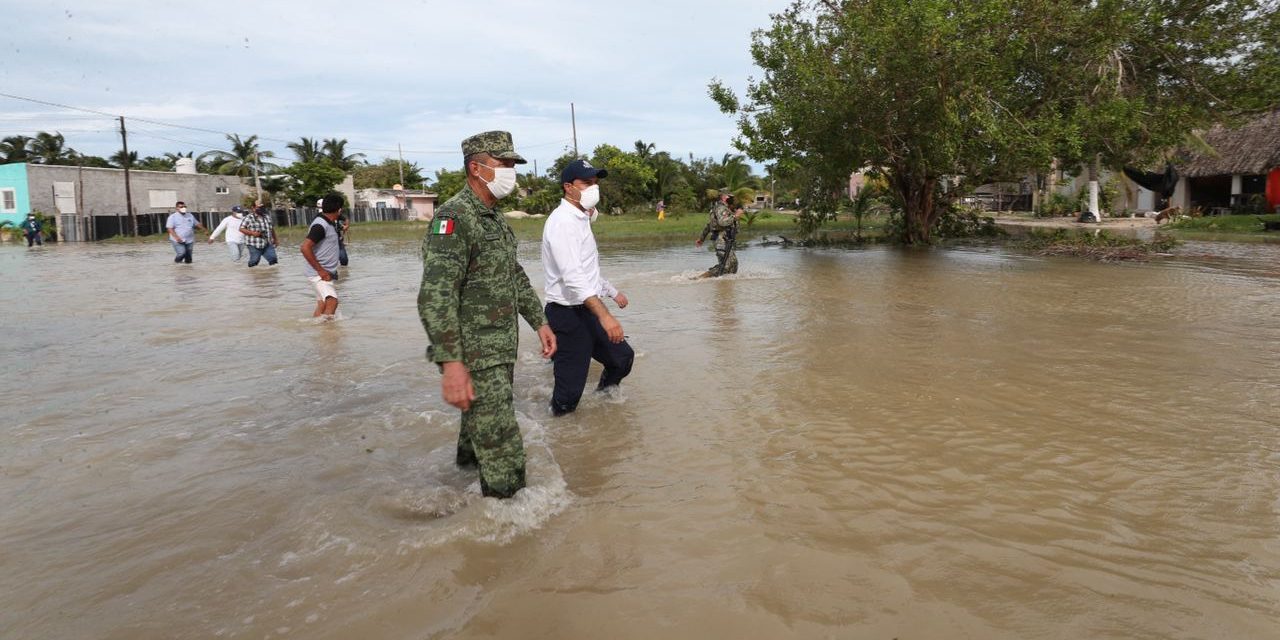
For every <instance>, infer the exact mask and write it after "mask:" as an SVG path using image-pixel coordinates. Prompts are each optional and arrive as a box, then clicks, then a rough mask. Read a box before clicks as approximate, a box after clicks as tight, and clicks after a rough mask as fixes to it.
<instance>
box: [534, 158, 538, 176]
mask: <svg viewBox="0 0 1280 640" xmlns="http://www.w3.org/2000/svg"><path fill="white" fill-rule="evenodd" d="M533 177H535V178H536V177H538V159H537V158H534V159H533Z"/></svg>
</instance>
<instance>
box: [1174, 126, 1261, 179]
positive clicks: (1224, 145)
mask: <svg viewBox="0 0 1280 640" xmlns="http://www.w3.org/2000/svg"><path fill="white" fill-rule="evenodd" d="M1203 138H1204V141H1205V142H1207V143H1208V144H1209V146H1210V147H1212V148H1213V149H1214V150H1216V151H1217V152H1218V153H1217V155H1214V154H1210V153H1205V152H1199V153H1194V154H1192V155H1191V157H1190V158H1189V159H1188V160H1187V161H1186V162H1182V163H1179V165H1178V172H1179V173H1181V174H1182V175H1184V176H1187V177H1190V178H1204V177H1208V176H1230V175H1258V174H1265V173H1267V172H1269V171H1271V170H1272V169H1275V168H1277V167H1280V109H1276V110H1274V111H1272V112H1271V113H1268V114H1266V115H1264V116H1261V117H1259V118H1256V119H1254V120H1252V121H1250V122H1249V123H1247V124H1245V125H1243V126H1240V127H1236V128H1233V129H1232V128H1227V127H1224V126H1222V125H1218V126H1215V127H1213V128H1212V129H1209V130H1208V131H1206V132H1205V134H1204V136H1203Z"/></svg>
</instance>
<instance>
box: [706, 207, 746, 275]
mask: <svg viewBox="0 0 1280 640" xmlns="http://www.w3.org/2000/svg"><path fill="white" fill-rule="evenodd" d="M732 204H733V196H731V195H729V194H728V193H721V194H720V198H719V199H718V200H716V202H715V204H713V205H711V215H710V219H709V220H707V226H705V227H703V228H702V235H701V236H698V241H697V242H695V243H694V246H697V247H701V246H702V243H703V241H704V240H706V239H707V234H711V239H712V242H715V245H716V265H715V266H714V267H711V268H710V269H707V271H706V273H703V274H702V275H700V276H698V277H699V278H718V277H720V276H722V275H725V274H726V273H737V272H738V256H737V253H736V252H735V251H734V244H735V243H736V242H737V240H738V218H740V217H742V209H738V210H736V211H735V210H733V209H732V208H731V205H732Z"/></svg>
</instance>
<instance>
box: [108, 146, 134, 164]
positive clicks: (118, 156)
mask: <svg viewBox="0 0 1280 640" xmlns="http://www.w3.org/2000/svg"><path fill="white" fill-rule="evenodd" d="M107 159H108V160H110V161H111V164H114V165H115V166H117V167H120V168H121V169H123V168H125V167H132V166H133V165H135V164H138V152H137V151H130V152H129V157H127V158H126V157H125V155H124V149H121V150H119V151H117V152H115V153H114V154H112V155H111V157H110V158H107Z"/></svg>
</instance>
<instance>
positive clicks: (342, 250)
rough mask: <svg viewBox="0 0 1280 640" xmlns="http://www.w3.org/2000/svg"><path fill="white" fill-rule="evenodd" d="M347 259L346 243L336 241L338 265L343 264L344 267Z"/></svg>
mask: <svg viewBox="0 0 1280 640" xmlns="http://www.w3.org/2000/svg"><path fill="white" fill-rule="evenodd" d="M349 261H350V260H349V259H348V258H347V245H346V243H343V242H339V243H338V264H340V265H342V266H344V267H345V266H347V263H348V262H349Z"/></svg>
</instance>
